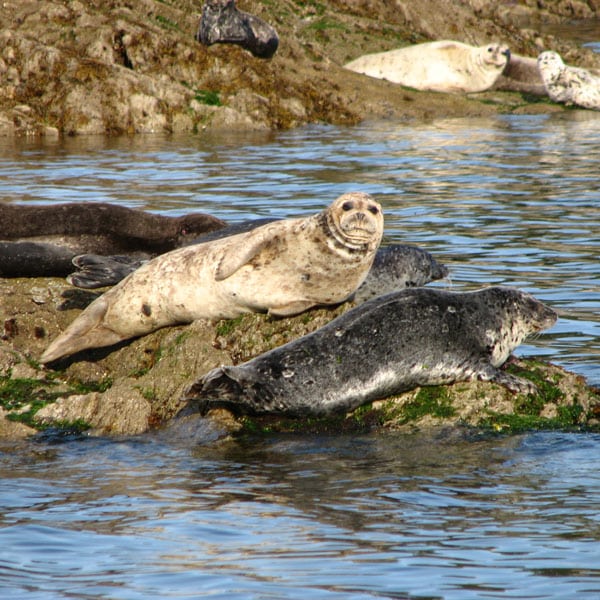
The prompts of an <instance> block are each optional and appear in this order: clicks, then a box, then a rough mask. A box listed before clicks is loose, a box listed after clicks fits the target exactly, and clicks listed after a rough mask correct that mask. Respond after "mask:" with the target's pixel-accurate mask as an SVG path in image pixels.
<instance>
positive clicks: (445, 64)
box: [344, 40, 510, 93]
mask: <svg viewBox="0 0 600 600" xmlns="http://www.w3.org/2000/svg"><path fill="white" fill-rule="evenodd" d="M509 57H510V51H509V49H508V47H507V46H503V45H500V44H487V45H486V46H479V47H477V46H469V45H468V44H463V43H461V42H455V41H451V40H442V41H437V42H426V43H424V44H417V45H415V46H408V47H406V48H399V49H397V50H390V51H389V52H378V53H376V54H366V55H364V56H361V57H360V58H357V59H356V60H353V61H351V62H349V63H348V64H346V65H344V68H346V69H349V70H350V71H355V72H356V73H363V74H364V75H368V76H369V77H375V78H377V79H387V80H388V81H391V82H392V83H399V84H401V85H405V86H408V87H412V88H415V89H417V90H428V91H433V92H465V93H469V92H483V91H485V90H488V89H490V88H491V87H492V86H493V85H494V83H495V82H496V79H498V77H499V76H500V74H501V73H502V70H503V69H504V68H505V67H506V63H507V61H508V59H509Z"/></svg>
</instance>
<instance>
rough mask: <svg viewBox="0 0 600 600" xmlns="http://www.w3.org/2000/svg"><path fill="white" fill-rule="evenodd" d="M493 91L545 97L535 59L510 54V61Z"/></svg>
mask: <svg viewBox="0 0 600 600" xmlns="http://www.w3.org/2000/svg"><path fill="white" fill-rule="evenodd" d="M492 89H494V90H506V91H510V92H523V93H525V94H532V95H534V96H547V95H548V92H547V91H546V86H545V85H544V80H543V79H542V74H541V73H540V70H539V68H538V64H537V59H536V58H530V57H529V56H519V55H518V54H513V53H512V52H511V54H510V59H509V61H508V63H507V65H506V67H505V68H504V71H502V73H501V75H500V77H498V79H496V83H494V85H493V86H492Z"/></svg>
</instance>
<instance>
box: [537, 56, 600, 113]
mask: <svg viewBox="0 0 600 600" xmlns="http://www.w3.org/2000/svg"><path fill="white" fill-rule="evenodd" d="M537 62H538V67H539V70H540V73H541V75H542V79H543V80H544V85H545V86H546V90H547V92H548V96H549V97H550V100H552V101H553V102H562V103H564V104H574V105H576V106H581V107H582V108H590V109H592V110H600V77H597V76H595V75H592V73H590V72H589V71H586V70H585V69H580V68H577V67H570V66H568V65H565V63H564V62H563V60H562V58H561V57H560V55H559V54H558V53H556V52H550V51H548V52H542V53H541V54H540V55H539V56H538V59H537Z"/></svg>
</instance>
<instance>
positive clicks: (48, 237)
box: [0, 202, 225, 277]
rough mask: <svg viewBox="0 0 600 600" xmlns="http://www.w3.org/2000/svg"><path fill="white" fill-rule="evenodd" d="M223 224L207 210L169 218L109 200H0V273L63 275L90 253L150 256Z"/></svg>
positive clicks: (10, 274)
mask: <svg viewBox="0 0 600 600" xmlns="http://www.w3.org/2000/svg"><path fill="white" fill-rule="evenodd" d="M224 226H225V222H224V221H222V220H221V219H217V218H216V217H213V216H211V215H207V214H204V213H192V214H189V215H185V216H182V217H168V216H164V215H158V214H153V213H149V212H145V211H143V210H138V209H133V208H127V207H125V206H118V205H114V204H108V203H95V202H75V203H68V204H50V205H43V206H40V205H37V204H0V245H1V246H0V249H1V250H2V251H1V252H0V277H44V276H56V277H59V276H65V275H67V274H68V273H70V272H71V271H72V270H73V268H72V264H71V261H72V259H73V258H74V257H75V256H76V255H78V254H82V253H88V252H94V253H99V254H119V253H126V254H133V255H135V256H138V257H145V258H148V257H150V256H155V255H156V254H162V253H164V252H167V251H169V250H173V249H174V248H178V247H180V246H181V245H182V244H184V243H185V241H186V240H187V239H195V238H196V237H197V236H198V235H199V234H201V233H203V232H208V231H214V230H217V229H221V228H223V227H224Z"/></svg>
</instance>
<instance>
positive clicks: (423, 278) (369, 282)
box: [353, 244, 448, 304]
mask: <svg viewBox="0 0 600 600" xmlns="http://www.w3.org/2000/svg"><path fill="white" fill-rule="evenodd" d="M447 276H448V269H447V267H446V266H445V265H443V264H441V263H439V262H438V261H437V260H435V258H433V256H431V254H430V253H429V252H427V251H426V250H423V249H422V248H418V247H417V246H409V245H406V244H392V245H390V246H386V247H385V248H379V250H377V254H376V255H375V260H374V261H373V264H372V266H371V269H370V270H369V274H368V275H367V278H366V279H365V280H364V282H363V283H362V285H361V286H360V287H359V288H358V290H356V294H354V298H353V300H354V302H356V303H357V304H360V303H361V302H366V301H367V300H369V299H371V298H375V297H377V296H383V295H384V294H388V293H390V292H395V291H397V290H402V289H404V288H409V287H421V286H423V285H425V284H427V283H429V282H430V281H436V280H438V279H444V277H447Z"/></svg>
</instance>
